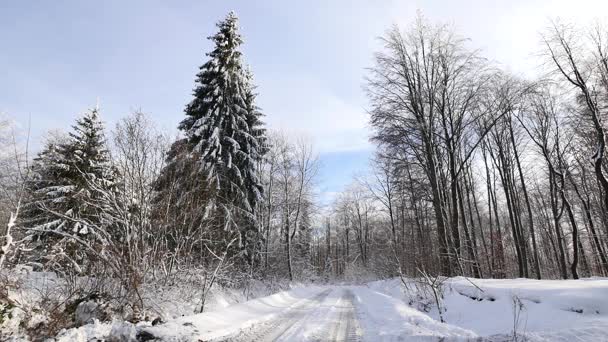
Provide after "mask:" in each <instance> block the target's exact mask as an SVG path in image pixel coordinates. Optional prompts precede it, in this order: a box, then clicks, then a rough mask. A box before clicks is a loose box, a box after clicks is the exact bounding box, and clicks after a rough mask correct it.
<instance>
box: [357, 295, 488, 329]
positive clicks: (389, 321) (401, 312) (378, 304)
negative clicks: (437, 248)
mask: <svg viewBox="0 0 608 342" xmlns="http://www.w3.org/2000/svg"><path fill="white" fill-rule="evenodd" d="M353 292H354V293H355V296H356V306H357V316H358V318H359V321H360V322H361V326H362V330H363V332H364V337H365V341H402V340H403V338H405V337H406V336H407V338H408V341H428V340H438V339H439V338H443V339H444V340H451V341H454V340H466V339H471V338H474V337H477V335H476V334H475V333H474V332H472V331H469V330H466V329H462V328H460V327H457V326H454V325H451V324H445V323H441V322H439V321H437V320H435V319H433V318H431V317H430V316H428V315H427V314H425V313H422V312H420V311H418V310H416V309H414V308H412V307H410V306H408V305H407V304H406V303H405V302H403V301H402V300H399V299H396V298H393V297H391V296H388V295H385V294H382V293H379V292H376V291H373V290H370V289H368V288H365V287H353Z"/></svg>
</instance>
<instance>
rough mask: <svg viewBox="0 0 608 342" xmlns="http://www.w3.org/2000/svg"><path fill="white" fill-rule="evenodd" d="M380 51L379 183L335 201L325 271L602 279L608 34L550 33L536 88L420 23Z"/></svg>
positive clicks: (375, 92) (374, 115) (376, 107)
mask: <svg viewBox="0 0 608 342" xmlns="http://www.w3.org/2000/svg"><path fill="white" fill-rule="evenodd" d="M382 41H383V43H384V48H383V49H382V50H381V51H380V52H378V53H377V54H376V58H375V59H376V62H375V65H374V66H373V67H372V68H371V69H370V71H369V76H368V79H367V87H366V89H367V92H368V95H369V100H370V103H371V108H370V124H371V126H372V129H373V137H372V139H373V141H374V142H375V143H376V145H377V152H376V155H375V158H374V163H373V167H372V169H373V172H372V173H373V174H372V175H371V176H369V177H364V178H362V179H358V180H356V181H355V182H354V185H353V186H352V187H351V188H350V189H346V190H345V191H344V192H343V193H342V194H341V196H340V199H339V200H338V201H337V202H336V205H335V208H334V211H333V213H332V215H331V220H330V221H331V222H333V223H334V225H333V226H334V228H333V230H331V229H330V226H331V225H330V223H329V222H328V223H327V228H326V234H325V237H323V236H319V237H318V240H317V242H316V247H315V248H316V253H317V257H316V259H315V260H316V264H317V265H319V268H323V267H327V266H326V265H328V264H331V265H333V266H332V267H333V268H334V272H335V273H336V274H341V273H342V272H343V271H344V268H345V267H347V268H348V267H349V266H354V267H355V268H356V267H360V266H366V265H367V266H368V267H369V261H370V260H372V259H370V256H371V255H374V258H375V259H373V261H372V263H377V262H379V261H381V262H383V260H386V262H385V263H383V264H381V265H374V266H372V267H373V268H372V269H374V270H376V271H377V270H381V269H383V268H382V267H381V266H382V265H392V267H388V268H387V270H388V271H387V272H388V273H392V274H393V275H394V274H395V272H398V273H400V274H403V275H408V276H419V275H421V274H422V273H423V272H424V273H426V272H429V273H433V274H443V275H448V276H454V275H466V276H472V277H492V278H504V277H529V278H538V279H540V278H564V279H567V278H574V279H577V278H579V277H581V276H590V275H607V274H608V263H607V256H606V249H607V248H608V245H607V241H608V239H607V236H608V221H607V219H608V182H607V181H606V168H607V167H608V163H607V161H606V160H605V159H606V158H605V139H606V135H605V130H606V124H605V119H606V114H607V113H608V111H607V108H608V107H607V105H608V102H607V101H608V81H607V80H608V63H607V61H608V30H606V29H605V28H602V27H600V26H596V27H594V28H593V29H591V30H588V31H581V30H580V29H578V28H574V27H571V26H568V25H564V24H560V23H553V24H552V26H551V28H550V29H548V30H547V31H546V32H544V33H543V35H542V46H541V48H542V51H543V56H542V57H543V58H544V62H545V63H544V65H543V66H544V68H543V69H542V70H543V77H542V78H539V79H535V80H527V79H522V78H520V77H517V76H515V75H513V74H510V73H508V72H505V71H502V70H500V69H499V68H498V67H497V66H496V65H494V64H493V63H491V62H489V61H488V60H487V59H486V58H483V56H481V55H480V53H479V52H478V51H476V50H472V49H470V48H469V47H468V46H467V40H466V39H464V38H463V37H460V36H458V35H457V34H456V33H455V32H454V31H453V30H451V29H450V27H447V26H437V25H432V24H431V23H429V22H427V21H425V20H424V19H421V18H419V19H418V21H417V22H416V24H415V25H413V26H411V27H410V28H408V29H407V30H405V31H402V30H400V29H399V28H397V27H394V28H393V29H391V30H390V31H388V33H387V34H386V35H385V36H384V37H383V40H382ZM323 245H325V246H326V247H325V248H323V247H322V246H323ZM328 260H329V261H328ZM385 268H386V267H385Z"/></svg>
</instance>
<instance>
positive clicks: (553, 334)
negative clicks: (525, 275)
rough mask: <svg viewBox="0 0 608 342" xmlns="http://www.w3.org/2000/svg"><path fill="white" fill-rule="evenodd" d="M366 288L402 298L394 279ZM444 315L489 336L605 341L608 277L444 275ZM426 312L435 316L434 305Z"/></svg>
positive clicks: (453, 322) (452, 322)
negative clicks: (525, 277) (518, 277)
mask: <svg viewBox="0 0 608 342" xmlns="http://www.w3.org/2000/svg"><path fill="white" fill-rule="evenodd" d="M368 286H369V288H370V289H372V290H374V291H378V292H382V293H384V294H386V295H388V296H391V297H393V298H397V299H400V300H401V301H403V302H405V303H407V302H409V301H410V299H411V298H410V297H409V296H408V295H407V294H405V293H404V291H403V287H402V285H401V281H400V280H399V279H389V280H382V281H376V282H372V283H369V284H368ZM443 306H444V309H445V312H444V314H443V317H444V319H445V321H446V322H447V323H448V324H450V325H455V326H458V327H461V328H463V329H466V330H468V331H471V332H474V333H475V334H477V335H479V336H482V337H486V338H489V339H491V340H501V337H503V338H504V337H506V336H513V333H514V332H515V333H516V335H517V336H525V337H526V338H527V339H528V340H530V341H572V340H577V341H608V279H607V278H589V279H579V280H533V279H471V278H469V279H466V278H463V277H456V278H452V279H448V280H447V281H446V282H445V285H444V300H443ZM429 315H430V316H431V317H433V318H434V319H436V320H438V319H439V314H438V312H437V310H436V308H433V309H432V310H431V311H430V312H429Z"/></svg>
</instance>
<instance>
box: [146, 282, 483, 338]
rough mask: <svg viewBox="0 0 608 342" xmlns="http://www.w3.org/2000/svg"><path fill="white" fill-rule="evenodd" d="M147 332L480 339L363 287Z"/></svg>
mask: <svg viewBox="0 0 608 342" xmlns="http://www.w3.org/2000/svg"><path fill="white" fill-rule="evenodd" d="M144 330H145V331H146V332H147V333H149V334H150V335H151V336H154V338H155V339H156V340H157V341H233V342H246V341H247V342H248V341H263V342H266V341H283V342H285V341H348V342H356V341H437V340H438V339H443V340H444V341H452V340H462V338H465V339H466V338H472V337H476V335H475V334H474V333H473V332H471V331H468V330H465V329H461V328H458V327H456V326H451V325H449V324H444V323H440V322H438V321H436V320H434V319H433V318H431V317H429V316H428V315H426V314H424V313H421V312H419V311H417V310H415V309H412V308H411V307H409V306H407V305H406V304H405V303H403V301H401V300H398V299H395V298H393V297H390V296H387V295H384V294H381V293H378V292H375V291H372V290H370V289H368V288H366V287H363V286H322V287H317V286H313V287H305V288H297V289H293V290H291V291H286V292H281V293H278V294H275V295H272V296H268V297H264V298H259V299H255V300H252V301H249V302H245V303H240V304H236V305H232V306H229V307H227V308H225V309H222V310H218V311H215V312H208V313H203V314H199V315H193V316H187V317H181V318H178V319H175V320H172V321H170V322H167V323H166V324H163V325H160V326H156V327H149V328H146V329H144Z"/></svg>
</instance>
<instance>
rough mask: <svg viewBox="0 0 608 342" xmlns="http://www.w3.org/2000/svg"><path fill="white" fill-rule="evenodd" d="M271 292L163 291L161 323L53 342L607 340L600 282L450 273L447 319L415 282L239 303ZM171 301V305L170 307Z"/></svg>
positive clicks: (91, 329)
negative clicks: (205, 301) (193, 296)
mask: <svg viewBox="0 0 608 342" xmlns="http://www.w3.org/2000/svg"><path fill="white" fill-rule="evenodd" d="M33 279H34V280H35V282H36V283H37V284H38V286H44V287H49V288H52V287H53V286H52V284H53V282H54V281H55V279H54V278H53V277H50V276H48V275H45V276H44V277H42V276H38V275H37V276H35V277H34V278H33ZM408 281H410V282H412V284H413V283H415V282H414V281H413V280H408ZM421 288H422V289H424V288H425V287H424V286H419V287H418V289H421ZM184 290H186V289H184ZM276 290H277V291H278V289H276ZM268 291H272V290H271V289H269V287H268V286H267V285H263V284H256V285H254V286H253V287H252V288H250V289H249V290H247V291H241V290H227V289H222V288H219V287H218V288H217V290H216V291H215V292H214V293H213V297H212V299H211V301H210V303H211V304H210V306H209V307H208V311H207V310H206V312H204V313H202V314H192V308H193V307H196V305H193V304H192V305H188V304H187V303H184V302H182V301H183V300H185V298H186V297H184V296H183V295H178V294H173V295H167V294H165V295H164V296H163V297H162V298H158V300H159V301H161V303H159V304H158V306H159V309H162V311H164V312H166V313H167V314H166V315H164V316H165V317H169V318H168V319H167V322H166V323H163V324H160V325H156V326H151V324H150V322H142V323H139V324H138V325H137V326H135V325H132V324H130V323H127V322H124V321H120V320H116V321H113V322H106V323H100V322H99V321H97V320H95V321H94V322H93V323H92V324H87V325H85V326H82V327H79V328H73V329H68V330H65V331H62V332H61V333H60V334H59V336H58V337H57V341H60V342H64V341H89V340H92V339H104V338H105V339H107V338H108V337H110V336H113V337H116V336H122V337H121V338H120V340H124V341H128V340H130V339H133V338H134V336H135V335H136V334H137V333H139V334H147V336H148V337H154V338H156V339H159V340H163V341H197V340H205V341H222V340H226V339H230V340H231V341H238V342H244V341H275V340H276V341H319V340H336V341H338V340H348V341H374V342H376V341H437V340H442V341H469V340H474V341H513V340H518V341H523V340H526V341H533V342H540V341H608V279H607V278H589V279H581V280H540V281H539V280H531V279H504V280H492V279H467V278H463V277H457V278H450V279H447V280H445V281H444V282H443V299H442V301H441V307H442V308H443V315H442V316H443V318H444V320H445V323H441V322H440V317H439V313H438V311H437V308H436V305H435V302H434V299H433V298H429V293H428V292H427V293H426V298H423V297H424V296H422V297H421V296H420V294H421V292H420V291H418V292H416V290H415V287H414V286H410V287H409V290H407V291H406V290H405V289H404V287H403V285H402V282H401V280H400V279H396V278H395V279H388V280H381V281H375V282H370V283H367V284H365V285H347V284H341V285H331V286H330V285H325V286H318V285H309V286H305V285H298V286H295V287H293V288H292V289H290V290H287V291H282V292H278V293H276V294H274V295H270V296H267V297H263V298H258V299H253V300H249V301H246V302H243V300H244V299H246V298H254V297H255V296H256V295H258V296H259V295H264V292H268ZM173 297H175V298H173ZM172 298H173V299H174V300H175V301H176V302H175V303H168V302H171V300H172ZM238 302H240V303H238ZM180 303H181V304H180ZM180 306H181V308H180ZM184 314H186V315H184ZM181 315H184V316H181ZM514 333H515V334H516V338H514Z"/></svg>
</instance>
